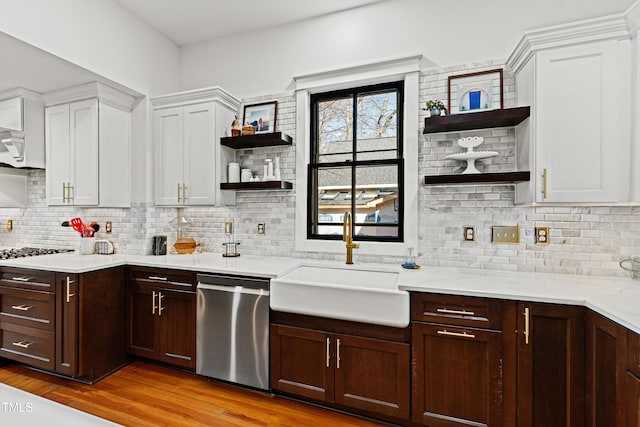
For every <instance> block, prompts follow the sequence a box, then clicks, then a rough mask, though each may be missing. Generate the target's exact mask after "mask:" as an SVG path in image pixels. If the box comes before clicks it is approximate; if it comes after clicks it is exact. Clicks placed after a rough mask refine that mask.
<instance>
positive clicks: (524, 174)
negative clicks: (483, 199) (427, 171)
mask: <svg viewBox="0 0 640 427" xmlns="http://www.w3.org/2000/svg"><path fill="white" fill-rule="evenodd" d="M530 175H531V174H530V173H529V171H521V172H494V173H475V174H465V175H462V174H456V175H430V176H425V177H424V185H437V184H478V183H493V184H499V183H516V182H523V181H529V180H530Z"/></svg>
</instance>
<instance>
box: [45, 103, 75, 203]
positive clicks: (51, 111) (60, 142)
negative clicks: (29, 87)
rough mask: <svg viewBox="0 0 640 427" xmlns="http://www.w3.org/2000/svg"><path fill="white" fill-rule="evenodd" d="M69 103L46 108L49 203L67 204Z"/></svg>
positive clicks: (68, 181)
mask: <svg viewBox="0 0 640 427" xmlns="http://www.w3.org/2000/svg"><path fill="white" fill-rule="evenodd" d="M69 134H70V132H69V104H63V105H56V106H54V107H47V108H46V110H45V141H46V144H45V145H46V153H47V166H46V169H45V178H46V179H45V181H46V193H47V205H64V204H67V202H66V200H65V201H63V197H66V195H65V194H64V193H65V192H66V190H65V189H64V186H67V185H68V184H70V177H69V171H70V170H71V159H70V157H69V153H70V152H71V147H70V145H69V144H70V139H69Z"/></svg>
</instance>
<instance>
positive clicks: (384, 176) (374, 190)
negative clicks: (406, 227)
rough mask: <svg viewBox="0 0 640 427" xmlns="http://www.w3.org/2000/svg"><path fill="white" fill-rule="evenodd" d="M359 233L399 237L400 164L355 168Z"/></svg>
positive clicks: (357, 226) (362, 234)
mask: <svg viewBox="0 0 640 427" xmlns="http://www.w3.org/2000/svg"><path fill="white" fill-rule="evenodd" d="M354 197H355V201H356V214H355V215H354V217H355V222H356V229H355V234H356V235H357V236H377V237H381V236H382V237H398V218H399V216H400V212H399V208H398V206H399V200H398V166H396V165H393V166H367V167H358V168H357V169H356V194H355V196H354Z"/></svg>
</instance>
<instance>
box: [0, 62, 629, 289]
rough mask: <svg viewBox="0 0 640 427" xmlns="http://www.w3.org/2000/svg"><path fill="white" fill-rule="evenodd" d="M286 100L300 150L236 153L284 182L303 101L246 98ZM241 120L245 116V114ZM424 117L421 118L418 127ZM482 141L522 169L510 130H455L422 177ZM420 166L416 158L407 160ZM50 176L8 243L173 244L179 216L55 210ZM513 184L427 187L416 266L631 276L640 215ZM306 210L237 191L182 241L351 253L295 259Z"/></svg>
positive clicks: (479, 66)
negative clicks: (534, 195) (545, 239)
mask: <svg viewBox="0 0 640 427" xmlns="http://www.w3.org/2000/svg"><path fill="white" fill-rule="evenodd" d="M502 65H503V62H502V61H485V62H481V63H474V64H467V65H464V66H458V67H447V68H443V69H433V70H426V71H424V72H423V74H422V77H421V80H420V105H421V106H422V105H424V103H425V102H426V101H427V100H429V99H440V100H443V101H445V102H446V98H447V77H448V76H449V75H450V74H460V73H464V72H471V71H480V70H487V69H492V68H496V67H500V66H502ZM514 87H515V85H514V81H513V75H512V74H511V73H510V72H509V70H505V81H504V99H505V107H513V106H515V105H516V94H515V92H514ZM272 99H277V100H278V119H277V128H278V130H281V131H283V132H286V133H287V134H289V135H291V136H292V137H294V145H293V146H292V147H265V148H258V149H251V150H244V151H238V152H237V160H238V161H239V162H240V163H241V165H242V167H250V168H251V169H252V170H253V171H254V173H257V174H258V175H262V165H263V163H264V159H265V158H274V157H275V156H279V157H280V168H281V175H282V178H283V179H284V180H287V181H295V147H296V144H297V143H298V141H295V134H296V124H295V110H296V108H295V97H294V95H293V94H291V93H288V94H279V95H274V96H265V97H260V98H252V99H246V100H244V102H245V103H256V102H263V101H266V100H272ZM240 115H241V114H240ZM425 116H426V112H425V111H422V110H421V111H420V114H419V120H420V129H422V125H423V123H424V117H425ZM471 135H478V136H482V137H484V139H485V141H484V144H483V145H481V146H480V147H479V148H478V149H479V150H491V151H497V152H498V153H499V156H498V157H494V158H490V159H486V160H483V161H479V162H477V166H478V168H479V169H480V170H482V171H493V172H495V171H507V170H514V169H515V166H514V163H515V132H514V129H513V128H498V129H486V130H482V131H477V132H471V133H469V132H455V133H454V132H452V133H444V134H434V135H428V136H423V135H422V134H421V135H420V138H419V141H420V147H419V158H418V159H415V161H417V162H418V164H419V179H420V182H422V176H424V175H433V174H446V173H457V172H460V170H461V169H462V166H463V165H462V164H461V163H462V162H457V161H453V160H447V159H445V158H444V157H445V156H446V155H447V154H451V153H458V152H461V151H462V149H461V147H459V146H458V145H457V142H456V141H457V140H458V138H460V137H462V136H471ZM407 161H412V159H407ZM44 185H45V177H44V171H37V170H36V171H31V172H30V174H29V183H28V191H29V194H28V207H27V208H24V209H15V208H11V209H2V208H0V224H3V223H4V221H5V220H6V219H8V218H11V219H13V220H14V229H13V231H12V232H8V231H6V228H5V227H0V247H2V246H5V247H6V246H27V245H34V246H50V247H65V248H77V247H78V246H79V239H80V238H79V236H78V234H77V233H76V232H75V231H73V230H72V229H71V228H63V227H61V226H60V224H61V223H62V221H65V220H69V219H70V218H72V217H74V216H80V217H82V218H83V219H85V220H87V221H97V222H99V223H100V225H101V227H103V229H102V230H100V232H98V233H97V237H98V238H108V239H109V240H111V241H112V242H114V246H115V249H116V252H119V253H128V254H149V253H151V237H152V236H153V235H156V234H166V235H168V236H169V241H168V244H169V248H171V245H172V244H173V243H174V242H175V239H176V231H175V230H174V229H172V228H171V227H170V226H169V225H168V223H169V221H170V220H171V219H172V218H173V217H175V216H176V213H177V210H176V209H175V208H158V207H155V206H153V205H152V204H151V203H139V204H135V205H134V206H133V207H132V208H129V209H120V208H118V209H115V208H113V209H112V208H73V207H47V206H46V204H45V188H44ZM514 195H515V188H514V185H505V184H494V185H438V186H423V185H421V186H420V189H419V210H420V215H419V220H420V228H419V257H418V260H417V261H418V263H419V264H421V265H422V266H423V268H429V266H448V267H472V268H479V269H491V270H505V271H527V272H545V273H562V274H579V275H598V276H618V277H630V276H629V274H630V273H628V272H626V271H624V270H622V269H621V268H620V267H619V265H618V263H619V261H620V260H621V259H624V258H629V257H631V256H634V255H635V256H640V207H639V206H635V207H629V206H626V207H623V206H610V207H601V206H586V207H583V206H581V207H574V206H535V207H531V206H515V205H514ZM296 203H306V201H305V200H299V199H297V198H296V194H295V190H292V191H266V192H264V191H239V192H238V193H237V203H236V206H229V207H202V208H201V207H199V208H184V209H181V211H182V213H183V214H185V215H187V216H188V217H190V218H191V220H192V221H193V223H192V225H191V227H189V228H188V229H186V230H185V235H187V236H192V237H194V238H195V239H196V240H197V241H198V243H200V244H201V247H200V250H203V251H206V252H218V253H222V251H223V247H222V243H223V242H224V241H225V236H224V230H223V222H224V221H225V220H229V219H233V220H234V224H235V240H237V241H239V242H241V245H240V252H241V253H242V254H254V255H280V256H299V257H302V256H304V257H310V258H317V259H335V260H343V259H344V253H343V252H340V253H332V254H326V253H311V254H310V253H305V254H302V253H296V252H295V251H294V237H293V230H294V221H295V204H296ZM107 220H109V221H112V222H113V233H112V234H109V235H107V234H105V233H104V223H105V221H107ZM258 222H263V223H265V225H266V234H265V235H264V236H259V235H258V234H257V224H258ZM465 225H470V226H474V227H475V228H476V240H475V242H465V241H463V238H462V227H463V226H465ZM497 225H517V226H519V227H520V242H519V243H517V244H494V243H492V242H491V227H492V226H497ZM536 226H545V227H549V228H550V244H546V245H539V244H535V243H534V242H535V240H534V227H536ZM354 257H355V261H356V263H357V262H391V263H400V262H402V261H403V260H402V259H400V258H398V257H380V256H367V255H363V254H358V253H357V251H356V252H355V253H354Z"/></svg>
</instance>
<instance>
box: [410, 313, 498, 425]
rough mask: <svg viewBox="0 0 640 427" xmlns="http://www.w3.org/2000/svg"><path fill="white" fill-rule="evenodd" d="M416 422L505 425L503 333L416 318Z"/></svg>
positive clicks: (413, 415)
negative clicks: (421, 321) (422, 321)
mask: <svg viewBox="0 0 640 427" xmlns="http://www.w3.org/2000/svg"><path fill="white" fill-rule="evenodd" d="M412 335H413V337H412V345H413V361H414V378H413V393H412V396H413V399H414V401H413V413H412V421H413V422H415V423H419V424H421V425H426V426H474V427H476V426H501V425H502V360H503V357H502V333H501V332H500V331H492V330H483V329H474V328H463V327H455V326H450V325H441V324H431V323H420V322H413V324H412Z"/></svg>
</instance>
